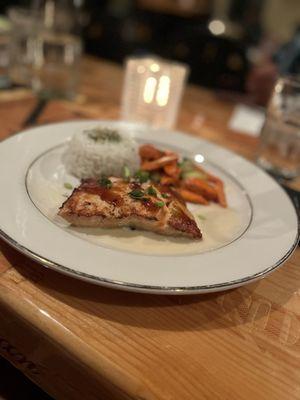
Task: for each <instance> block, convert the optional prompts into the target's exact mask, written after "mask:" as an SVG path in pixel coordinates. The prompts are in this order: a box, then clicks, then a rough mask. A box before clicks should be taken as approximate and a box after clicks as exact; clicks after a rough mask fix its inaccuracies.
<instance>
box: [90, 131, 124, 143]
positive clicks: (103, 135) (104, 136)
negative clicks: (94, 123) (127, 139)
mask: <svg viewBox="0 0 300 400" xmlns="http://www.w3.org/2000/svg"><path fill="white" fill-rule="evenodd" d="M86 133H87V135H88V137H89V138H90V139H92V140H93V141H94V142H120V141H121V136H120V135H119V133H118V132H117V131H115V130H113V129H109V128H95V129H91V130H89V131H86Z"/></svg>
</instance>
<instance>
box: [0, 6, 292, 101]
mask: <svg viewBox="0 0 300 400" xmlns="http://www.w3.org/2000/svg"><path fill="white" fill-rule="evenodd" d="M31 3H32V2H31ZM0 4H1V5H0V14H2V15H3V16H5V15H6V13H7V9H8V7H12V6H17V5H19V6H25V7H28V6H29V5H30V2H29V1H24V0H23V1H22V0H20V1H6V0H2V1H1V3H0ZM73 5H74V7H75V8H76V9H77V10H78V20H79V23H80V29H81V36H82V40H83V45H84V51H85V52H86V53H88V54H91V55H94V56H97V57H102V58H104V59H108V60H112V61H115V62H117V63H122V62H123V61H124V59H125V58H126V56H128V55H144V54H148V53H152V54H153V53H155V54H157V55H160V56H162V57H164V58H168V59H174V60H178V61H181V62H184V63H186V64H188V65H189V67H190V77H189V80H190V82H192V83H194V84H198V85H202V86H206V87H209V88H213V89H217V90H220V91H225V92H228V93H237V94H244V95H247V96H248V98H249V101H251V102H253V103H255V104H259V105H265V104H266V102H267V100H268V98H269V95H270V90H271V88H272V85H273V83H274V81H275V79H276V77H277V75H278V74H284V75H286V74H297V73H298V72H300V4H299V0H285V1H282V0H107V1H99V0H73Z"/></svg>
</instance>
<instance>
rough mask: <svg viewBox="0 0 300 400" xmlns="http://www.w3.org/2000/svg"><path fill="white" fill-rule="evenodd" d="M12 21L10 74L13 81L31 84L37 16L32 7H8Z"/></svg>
mask: <svg viewBox="0 0 300 400" xmlns="http://www.w3.org/2000/svg"><path fill="white" fill-rule="evenodd" d="M8 17H9V20H10V23H11V38H10V67H9V75H10V78H11V80H12V81H13V82H16V83H18V84H21V85H26V86H27V85H28V86H30V83H31V77H32V62H33V52H34V29H35V26H36V21H37V19H36V16H35V15H34V14H33V13H32V11H31V10H30V9H26V8H22V7H11V8H9V9H8Z"/></svg>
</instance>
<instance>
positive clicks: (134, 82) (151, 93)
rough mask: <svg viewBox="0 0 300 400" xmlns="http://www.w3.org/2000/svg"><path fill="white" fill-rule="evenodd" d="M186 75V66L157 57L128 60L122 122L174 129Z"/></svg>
mask: <svg viewBox="0 0 300 400" xmlns="http://www.w3.org/2000/svg"><path fill="white" fill-rule="evenodd" d="M187 75H188V68H187V66H185V65H183V64H179V63H176V62H172V61H167V60H163V59H161V58H158V57H133V58H129V59H127V61H126V72H125V80H124V86H123V95H122V108H121V117H122V119H124V120H128V121H137V122H143V123H147V124H149V125H151V126H154V127H164V128H172V127H173V126H174V125H175V123H176V119H177V113H178V108H179V104H180V100H181V97H182V93H183V90H184V86H185V82H186V79H187Z"/></svg>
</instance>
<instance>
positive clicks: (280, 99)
mask: <svg viewBox="0 0 300 400" xmlns="http://www.w3.org/2000/svg"><path fill="white" fill-rule="evenodd" d="M257 163H258V164H259V165H260V166H261V167H263V168H264V169H266V170H267V171H269V172H270V173H272V174H273V175H275V176H276V177H277V178H282V179H288V180H289V179H294V178H297V177H299V176H300V80H299V79H297V78H294V77H283V78H280V79H279V80H278V81H277V83H276V84H275V87H274V90H273V93H272V96H271V99H270V102H269V105H268V109H267V115H266V120H265V124H264V126H263V129H262V132H261V141H260V147H259V151H258V155H257Z"/></svg>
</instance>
